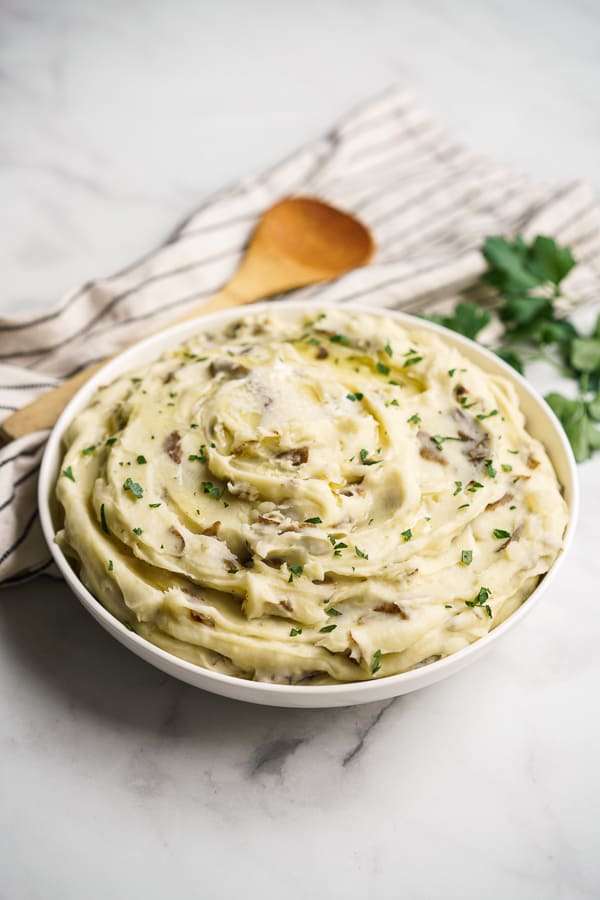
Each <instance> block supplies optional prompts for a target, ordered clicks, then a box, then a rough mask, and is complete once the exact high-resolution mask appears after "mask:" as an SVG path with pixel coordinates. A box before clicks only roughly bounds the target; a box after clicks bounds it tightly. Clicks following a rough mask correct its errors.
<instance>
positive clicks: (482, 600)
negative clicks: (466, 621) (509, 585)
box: [465, 587, 492, 619]
mask: <svg viewBox="0 0 600 900" xmlns="http://www.w3.org/2000/svg"><path fill="white" fill-rule="evenodd" d="M491 593H492V592H491V590H490V589H489V588H486V587H482V588H479V593H478V594H477V596H476V597H474V598H473V600H465V604H466V605H467V606H471V607H475V606H480V607H481V608H482V609H485V611H486V613H487V614H488V616H489V617H490V619H491V618H492V608H491V606H490V605H489V603H488V602H487V601H488V600H489V598H490V595H491Z"/></svg>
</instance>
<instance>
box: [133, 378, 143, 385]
mask: <svg viewBox="0 0 600 900" xmlns="http://www.w3.org/2000/svg"><path fill="white" fill-rule="evenodd" d="M131 383H132V384H141V383H142V379H141V378H132V379H131Z"/></svg>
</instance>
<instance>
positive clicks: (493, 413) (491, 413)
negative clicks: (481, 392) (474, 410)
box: [477, 409, 498, 421]
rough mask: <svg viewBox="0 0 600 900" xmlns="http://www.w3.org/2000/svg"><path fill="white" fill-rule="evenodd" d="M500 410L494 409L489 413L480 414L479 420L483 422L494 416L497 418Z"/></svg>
mask: <svg viewBox="0 0 600 900" xmlns="http://www.w3.org/2000/svg"><path fill="white" fill-rule="evenodd" d="M497 415H498V410H497V409H492V410H491V411H490V412H489V413H478V414H477V418H478V419H480V420H481V421H483V419H491V417H492V416H497Z"/></svg>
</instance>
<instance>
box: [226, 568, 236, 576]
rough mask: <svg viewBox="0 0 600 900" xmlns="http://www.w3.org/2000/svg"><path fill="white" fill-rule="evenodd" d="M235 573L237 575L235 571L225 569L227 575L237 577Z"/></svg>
mask: <svg viewBox="0 0 600 900" xmlns="http://www.w3.org/2000/svg"><path fill="white" fill-rule="evenodd" d="M237 573H238V570H237V569H227V574H228V575H237Z"/></svg>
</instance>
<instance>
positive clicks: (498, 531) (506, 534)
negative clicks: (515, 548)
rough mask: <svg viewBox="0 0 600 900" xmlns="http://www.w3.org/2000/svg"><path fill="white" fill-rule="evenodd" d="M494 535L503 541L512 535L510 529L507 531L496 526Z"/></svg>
mask: <svg viewBox="0 0 600 900" xmlns="http://www.w3.org/2000/svg"><path fill="white" fill-rule="evenodd" d="M493 535H494V537H495V538H498V540H499V541H501V540H503V539H505V538H509V537H510V531H505V530H504V529H503V528H494V531H493Z"/></svg>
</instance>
